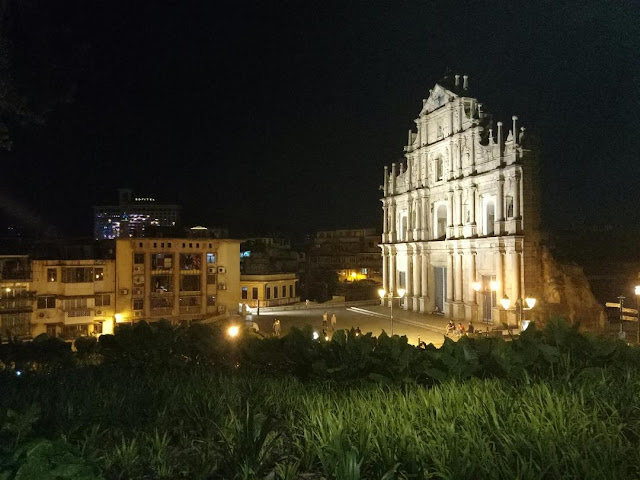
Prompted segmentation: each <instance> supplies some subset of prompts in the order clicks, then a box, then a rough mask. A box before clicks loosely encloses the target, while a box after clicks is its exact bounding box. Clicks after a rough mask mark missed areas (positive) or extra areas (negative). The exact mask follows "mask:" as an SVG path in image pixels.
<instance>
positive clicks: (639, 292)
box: [635, 285, 640, 345]
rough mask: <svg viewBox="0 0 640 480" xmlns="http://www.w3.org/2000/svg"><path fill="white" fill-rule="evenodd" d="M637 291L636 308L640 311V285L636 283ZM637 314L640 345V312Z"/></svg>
mask: <svg viewBox="0 0 640 480" xmlns="http://www.w3.org/2000/svg"><path fill="white" fill-rule="evenodd" d="M635 292H636V310H638V312H640V305H638V297H639V296H640V285H636V288H635ZM636 315H637V316H638V331H637V337H636V340H637V341H638V345H640V313H636Z"/></svg>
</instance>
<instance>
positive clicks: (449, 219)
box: [447, 191, 453, 227]
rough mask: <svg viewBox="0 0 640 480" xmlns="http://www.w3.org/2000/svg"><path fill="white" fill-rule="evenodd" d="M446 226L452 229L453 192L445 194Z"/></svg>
mask: <svg viewBox="0 0 640 480" xmlns="http://www.w3.org/2000/svg"><path fill="white" fill-rule="evenodd" d="M447 201H448V203H449V204H448V205H447V226H448V227H453V192H451V191H450V192H447Z"/></svg>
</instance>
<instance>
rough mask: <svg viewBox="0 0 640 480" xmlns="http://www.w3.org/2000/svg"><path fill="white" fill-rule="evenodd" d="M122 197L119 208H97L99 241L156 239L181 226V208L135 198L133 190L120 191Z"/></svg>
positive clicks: (152, 200)
mask: <svg viewBox="0 0 640 480" xmlns="http://www.w3.org/2000/svg"><path fill="white" fill-rule="evenodd" d="M118 194H119V202H118V205H103V206H96V207H93V215H94V229H93V231H94V237H95V238H96V239H100V240H105V239H115V238H121V237H144V236H150V235H151V236H153V235H157V234H158V232H159V231H161V230H162V229H173V228H175V227H177V226H178V225H179V223H180V207H179V206H178V205H166V204H160V203H156V200H155V198H152V197H134V196H133V193H132V191H131V190H129V189H119V190H118Z"/></svg>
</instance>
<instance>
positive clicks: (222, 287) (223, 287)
mask: <svg viewBox="0 0 640 480" xmlns="http://www.w3.org/2000/svg"><path fill="white" fill-rule="evenodd" d="M226 289H227V284H226V283H219V284H218V290H226Z"/></svg>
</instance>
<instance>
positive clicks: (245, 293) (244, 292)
mask: <svg viewBox="0 0 640 480" xmlns="http://www.w3.org/2000/svg"><path fill="white" fill-rule="evenodd" d="M248 296H249V289H248V288H247V287H242V299H243V300H246V299H247V297H248Z"/></svg>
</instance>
